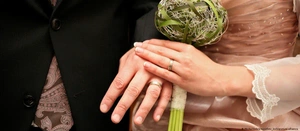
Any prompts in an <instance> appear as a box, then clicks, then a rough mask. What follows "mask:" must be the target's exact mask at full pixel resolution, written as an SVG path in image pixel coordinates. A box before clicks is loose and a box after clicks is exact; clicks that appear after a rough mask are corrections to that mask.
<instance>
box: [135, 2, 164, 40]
mask: <svg viewBox="0 0 300 131" xmlns="http://www.w3.org/2000/svg"><path fill="white" fill-rule="evenodd" d="M159 1H160V0H133V2H132V4H131V5H132V7H131V10H130V14H129V15H130V23H131V25H130V42H131V43H133V42H141V41H144V40H147V39H151V38H157V39H166V38H165V37H164V36H163V35H162V34H161V33H160V32H158V31H157V29H156V27H155V24H154V16H155V12H156V10H157V5H158V3H159Z"/></svg>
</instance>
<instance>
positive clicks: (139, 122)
mask: <svg viewBox="0 0 300 131" xmlns="http://www.w3.org/2000/svg"><path fill="white" fill-rule="evenodd" d="M135 122H136V123H137V124H142V123H143V118H142V117H140V116H139V117H137V118H136V119H135Z"/></svg>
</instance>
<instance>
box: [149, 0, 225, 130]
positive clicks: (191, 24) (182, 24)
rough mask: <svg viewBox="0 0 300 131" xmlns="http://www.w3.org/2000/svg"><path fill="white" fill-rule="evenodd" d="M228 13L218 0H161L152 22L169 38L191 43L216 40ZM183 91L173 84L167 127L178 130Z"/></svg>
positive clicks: (182, 106)
mask: <svg viewBox="0 0 300 131" xmlns="http://www.w3.org/2000/svg"><path fill="white" fill-rule="evenodd" d="M227 25H228V16H227V11H226V10H225V8H223V7H222V6H221V5H220V3H219V1H218V0H161V1H160V3H159V4H158V10H157V11H156V14H155V26H156V28H157V30H158V31H159V32H161V33H162V34H163V35H165V36H166V37H168V38H169V39H170V40H173V41H179V42H183V43H187V44H191V45H193V46H195V47H200V46H204V45H210V44H214V43H216V42H218V41H219V40H220V39H221V37H222V35H223V34H224V32H225V31H226V29H227ZM186 98H187V92H186V91H185V90H183V89H182V88H180V87H179V86H177V85H173V93H172V101H171V114H170V119H169V127H168V131H181V130H182V125H183V116H184V107H185V102H186Z"/></svg>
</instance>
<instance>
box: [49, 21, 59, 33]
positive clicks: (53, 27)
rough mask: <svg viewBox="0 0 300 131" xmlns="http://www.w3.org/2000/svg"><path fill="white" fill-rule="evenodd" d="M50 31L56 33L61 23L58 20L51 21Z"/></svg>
mask: <svg viewBox="0 0 300 131" xmlns="http://www.w3.org/2000/svg"><path fill="white" fill-rule="evenodd" d="M51 26H52V29H53V30H55V31H57V30H59V29H60V27H61V21H60V20H59V19H53V20H52V23H51Z"/></svg>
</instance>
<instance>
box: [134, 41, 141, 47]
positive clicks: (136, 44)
mask: <svg viewBox="0 0 300 131" xmlns="http://www.w3.org/2000/svg"><path fill="white" fill-rule="evenodd" d="M142 45H143V43H142V42H134V43H133V46H135V47H137V46H142Z"/></svg>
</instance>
